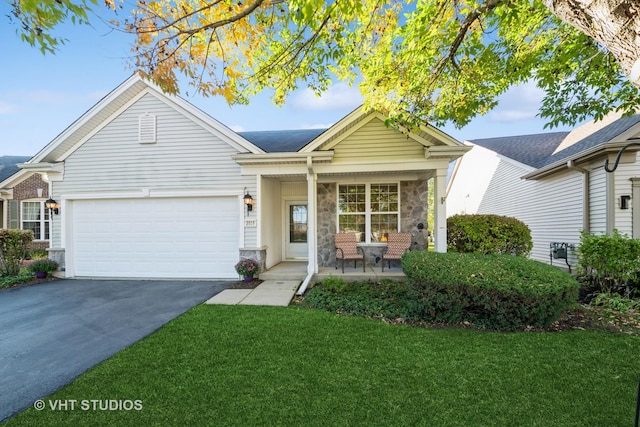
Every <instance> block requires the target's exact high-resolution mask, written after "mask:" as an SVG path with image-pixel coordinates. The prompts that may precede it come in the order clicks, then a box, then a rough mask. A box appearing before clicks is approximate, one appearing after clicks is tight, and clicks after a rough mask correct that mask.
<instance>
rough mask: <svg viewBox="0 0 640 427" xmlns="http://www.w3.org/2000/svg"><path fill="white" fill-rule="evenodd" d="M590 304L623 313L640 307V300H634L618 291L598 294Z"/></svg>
mask: <svg viewBox="0 0 640 427" xmlns="http://www.w3.org/2000/svg"><path fill="white" fill-rule="evenodd" d="M589 305H591V306H594V307H603V308H607V309H610V310H615V311H619V312H621V313H628V312H629V310H635V309H637V308H639V307H640V301H636V300H633V299H631V298H625V297H623V296H621V295H620V294H616V293H605V292H603V293H601V294H598V295H597V296H596V297H595V298H594V299H593V300H591V302H590V303H589Z"/></svg>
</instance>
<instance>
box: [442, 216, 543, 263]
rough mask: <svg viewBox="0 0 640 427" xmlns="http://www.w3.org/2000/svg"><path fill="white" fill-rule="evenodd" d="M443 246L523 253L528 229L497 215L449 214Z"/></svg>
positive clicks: (529, 242)
mask: <svg viewBox="0 0 640 427" xmlns="http://www.w3.org/2000/svg"><path fill="white" fill-rule="evenodd" d="M447 247H448V250H450V251H454V252H477V253H481V254H511V255H519V256H527V255H528V254H529V252H530V251H531V248H532V247H533V241H532V240H531V230H529V227H527V225H526V224H525V223H524V222H522V221H520V220H518V219H516V218H511V217H507V216H499V215H453V216H451V217H449V218H447Z"/></svg>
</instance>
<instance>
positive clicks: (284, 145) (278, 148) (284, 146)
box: [238, 129, 326, 153]
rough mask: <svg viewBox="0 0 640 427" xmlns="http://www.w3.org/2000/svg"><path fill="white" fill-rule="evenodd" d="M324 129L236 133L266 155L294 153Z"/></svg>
mask: <svg viewBox="0 0 640 427" xmlns="http://www.w3.org/2000/svg"><path fill="white" fill-rule="evenodd" d="M325 130H326V129H295V130H266V131H251V132H238V134H239V135H240V136H242V137H243V138H244V139H246V140H247V141H249V142H251V143H252V144H253V145H257V146H258V147H260V148H261V149H263V150H264V151H266V152H267V153H284V152H295V151H298V150H300V149H301V148H302V147H304V146H305V145H307V144H308V143H310V142H311V141H313V140H314V139H316V138H317V137H318V136H319V135H320V134H321V133H323V132H324V131H325Z"/></svg>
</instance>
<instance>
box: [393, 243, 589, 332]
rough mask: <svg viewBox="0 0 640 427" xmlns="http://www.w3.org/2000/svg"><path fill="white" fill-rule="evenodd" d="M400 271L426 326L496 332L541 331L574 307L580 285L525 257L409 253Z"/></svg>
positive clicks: (569, 276)
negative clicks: (469, 327)
mask: <svg viewBox="0 0 640 427" xmlns="http://www.w3.org/2000/svg"><path fill="white" fill-rule="evenodd" d="M402 266H403V270H404V272H405V274H406V275H407V279H408V281H409V283H410V284H411V286H412V288H413V289H414V290H415V291H416V292H417V293H418V294H419V297H418V298H419V299H420V303H421V305H422V308H423V313H424V316H425V320H430V321H434V322H444V323H460V322H471V323H473V324H475V325H478V326H482V327H486V328H489V329H498V330H516V329H521V328H524V327H526V326H534V327H545V326H549V325H550V324H551V323H553V322H554V321H556V320H557V319H558V318H559V316H560V314H561V313H563V312H564V311H566V310H567V309H568V308H570V307H571V306H573V305H574V304H576V302H577V298H578V287H579V286H578V283H577V281H576V280H575V279H574V278H573V277H572V276H571V275H569V274H567V273H565V272H563V271H561V270H560V269H558V268H556V267H553V266H550V265H548V264H544V263H541V262H538V261H533V260H530V259H527V258H524V257H514V256H510V255H481V254H461V253H455V252H450V253H429V252H410V253H407V254H405V255H404V256H403V258H402Z"/></svg>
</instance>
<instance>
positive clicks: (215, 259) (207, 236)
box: [67, 197, 241, 279]
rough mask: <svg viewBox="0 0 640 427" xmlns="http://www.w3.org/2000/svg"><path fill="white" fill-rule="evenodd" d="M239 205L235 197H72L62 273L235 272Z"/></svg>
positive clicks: (199, 274) (188, 274)
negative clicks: (68, 237)
mask: <svg viewBox="0 0 640 427" xmlns="http://www.w3.org/2000/svg"><path fill="white" fill-rule="evenodd" d="M239 209H241V207H239V206H238V199H237V198H236V197H206V198H203V197H198V198H144V199H109V200H78V201H73V202H72V203H71V215H72V224H73V226H72V228H71V230H70V232H71V239H70V241H71V245H70V246H71V247H70V248H69V249H71V251H70V252H71V254H69V253H67V256H68V258H67V259H69V258H71V259H72V263H71V265H67V267H68V268H69V269H70V270H71V271H68V272H67V274H68V275H70V276H76V277H78V276H80V277H131V278H190V279H210V278H235V277H237V274H236V273H235V270H234V268H233V266H234V264H235V263H236V261H237V259H238V233H239V218H238V215H239ZM69 255H71V256H70V257H69ZM68 264H69V263H68Z"/></svg>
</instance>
